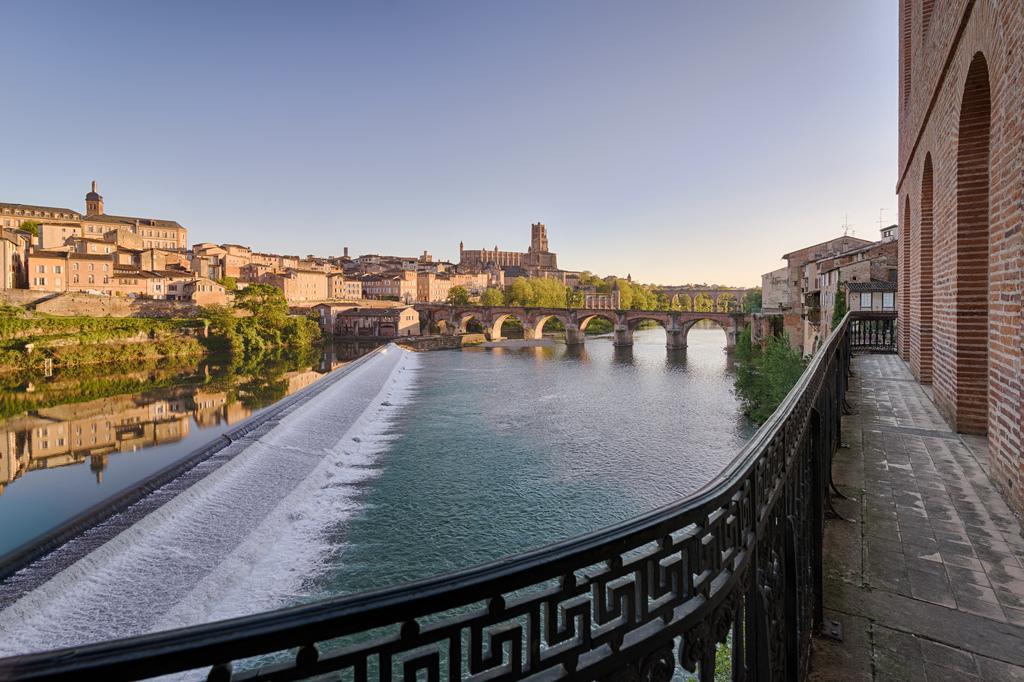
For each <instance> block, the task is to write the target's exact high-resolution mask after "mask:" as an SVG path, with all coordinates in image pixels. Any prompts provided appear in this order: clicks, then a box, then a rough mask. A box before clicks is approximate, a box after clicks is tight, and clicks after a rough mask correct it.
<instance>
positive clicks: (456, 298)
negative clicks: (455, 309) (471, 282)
mask: <svg viewBox="0 0 1024 682" xmlns="http://www.w3.org/2000/svg"><path fill="white" fill-rule="evenodd" d="M447 300H448V303H449V304H451V305H468V304H469V292H468V291H466V287H460V286H454V287H452V288H451V289H449V290H448V299H447Z"/></svg>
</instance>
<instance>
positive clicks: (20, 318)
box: [0, 284, 320, 372]
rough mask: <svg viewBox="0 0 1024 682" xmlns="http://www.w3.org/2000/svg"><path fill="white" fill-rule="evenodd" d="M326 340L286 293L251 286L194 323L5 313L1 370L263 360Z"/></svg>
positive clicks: (1, 316)
mask: <svg viewBox="0 0 1024 682" xmlns="http://www.w3.org/2000/svg"><path fill="white" fill-rule="evenodd" d="M319 339H320V328H319V325H318V324H317V322H316V321H315V320H314V319H311V318H309V317H304V316H299V317H296V316H290V315H289V314H288V304H287V302H286V301H285V298H284V294H283V293H282V292H281V291H280V290H279V289H277V288H275V287H271V286H267V285H263V284H253V285H250V286H249V287H247V288H246V289H244V290H242V291H239V292H238V293H237V294H236V296H235V301H234V304H233V305H232V306H208V307H206V308H203V309H202V310H201V315H200V316H199V317H196V318H173V319H172V318H150V317H87V316H68V317H62V316H53V315H45V314H41V313H35V312H30V311H26V310H25V309H23V308H19V307H16V306H2V307H0V372H18V371H29V372H31V371H52V369H53V368H71V367H81V366H86V365H101V364H102V365H111V366H130V365H134V364H136V363H146V362H149V361H153V360H157V359H175V358H198V357H203V356H205V355H207V354H210V353H222V354H224V355H225V356H227V357H230V358H231V359H232V362H235V363H246V362H248V363H252V362H259V361H262V360H263V359H265V358H267V357H269V356H272V355H274V354H277V353H280V352H281V351H282V350H289V351H294V350H296V349H309V348H312V347H313V346H314V344H315V343H316V342H317V341H318V340H319Z"/></svg>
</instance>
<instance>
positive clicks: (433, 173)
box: [0, 0, 897, 285]
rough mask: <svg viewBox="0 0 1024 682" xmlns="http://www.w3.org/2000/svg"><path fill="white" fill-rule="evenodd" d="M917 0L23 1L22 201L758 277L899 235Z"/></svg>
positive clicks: (370, 243) (17, 154) (583, 262)
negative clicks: (846, 238) (905, 79)
mask: <svg viewBox="0 0 1024 682" xmlns="http://www.w3.org/2000/svg"><path fill="white" fill-rule="evenodd" d="M896 5H897V3H896V2H894V1H893V0H855V1H847V2H842V1H839V0H801V1H796V0H775V1H773V2H764V1H763V0H747V1H745V2H740V1H738V0H737V1H730V2H699V1H696V0H689V1H683V0H676V1H673V2H615V3H611V2H596V1H587V2H568V1H565V2H548V1H538V2H529V1H522V0H517V1H516V2H469V1H467V2H460V3H455V2H440V1H437V2H366V3H361V4H357V3H355V2H344V3H342V2H320V3H317V2H287V3H286V2H241V1H239V2H195V3H193V2H181V1H179V2H163V3H154V2H138V1H136V0H132V1H126V2H116V3H115V2H102V1H100V0H93V1H90V2H61V3H58V2H45V1H42V0H36V1H34V2H19V3H10V4H6V5H5V7H4V24H5V26H6V27H7V29H8V31H7V35H8V39H7V40H4V41H2V42H0V74H2V76H3V84H4V89H5V93H6V97H5V105H4V107H3V109H4V111H3V114H2V115H0V144H2V147H3V155H4V158H5V163H4V164H3V168H2V169H0V201H15V202H22V203H39V204H48V205H58V206H67V207H71V208H76V209H79V210H82V209H83V207H84V205H83V202H84V198H83V197H84V194H85V192H86V191H87V189H88V183H89V181H90V180H91V179H93V178H95V179H97V180H98V181H99V183H100V190H101V193H102V194H103V195H104V198H105V201H106V204H107V211H108V212H110V213H120V214H129V215H144V216H151V217H159V218H170V219H175V220H178V221H179V222H181V223H182V224H183V225H185V226H186V227H188V228H189V230H190V232H189V240H190V242H198V241H214V242H239V243H245V244H251V245H252V246H254V247H255V248H258V249H261V250H270V251H283V252H288V253H298V254H303V255H304V254H306V253H316V254H321V255H333V254H339V253H340V252H341V248H342V246H349V247H350V249H351V251H352V253H355V254H358V253H370V252H380V253H401V254H415V253H418V252H420V251H422V250H423V249H427V250H429V251H430V252H431V253H433V254H435V256H437V257H440V258H448V259H453V260H454V259H457V258H458V243H459V240H464V241H465V242H466V247H467V248H481V247H484V246H486V247H488V248H490V247H493V246H494V245H495V244H497V245H498V246H500V247H501V248H503V249H510V250H511V249H515V250H519V249H523V250H525V247H526V246H527V244H528V241H529V227H530V223H531V222H535V221H542V222H544V223H546V224H547V226H548V234H549V236H550V242H551V248H552V250H553V251H556V252H557V253H558V254H559V264H560V265H561V266H562V267H565V268H571V269H584V268H586V269H590V270H593V271H595V272H598V273H601V274H608V273H615V274H619V275H623V276H624V275H625V274H626V273H627V272H628V273H631V274H632V275H633V278H634V279H639V280H642V281H656V282H661V283H682V282H701V281H707V282H718V283H732V284H742V285H749V284H755V283H758V282H759V281H760V279H759V276H760V273H761V272H764V271H767V270H770V269H773V268H775V267H778V265H779V256H780V255H781V254H782V253H784V252H785V251H788V250H791V249H794V248H797V247H800V246H804V245H806V244H809V243H814V242H817V241H822V240H824V239H827V238H830V237H833V236H835V235H836V234H838V233H840V232H841V225H842V223H843V220H844V214H846V213H848V214H849V221H850V223H852V224H853V229H854V230H855V231H856V234H857V236H861V237H865V238H871V239H876V238H877V234H878V232H877V230H878V224H877V223H878V218H879V209H880V208H885V209H886V213H885V218H886V222H895V218H896V214H895V203H896V202H895V198H894V196H893V193H894V185H895V174H896V156H895V155H896V114H897V80H896V78H897V44H896V32H897V22H896V11H897V10H896Z"/></svg>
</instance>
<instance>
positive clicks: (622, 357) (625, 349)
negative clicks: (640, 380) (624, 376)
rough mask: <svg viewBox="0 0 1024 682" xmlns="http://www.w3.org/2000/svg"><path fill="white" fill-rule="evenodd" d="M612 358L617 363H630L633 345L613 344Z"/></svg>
mask: <svg viewBox="0 0 1024 682" xmlns="http://www.w3.org/2000/svg"><path fill="white" fill-rule="evenodd" d="M612 358H613V359H614V360H615V364H617V365H632V364H633V346H615V347H614V348H613V349H612Z"/></svg>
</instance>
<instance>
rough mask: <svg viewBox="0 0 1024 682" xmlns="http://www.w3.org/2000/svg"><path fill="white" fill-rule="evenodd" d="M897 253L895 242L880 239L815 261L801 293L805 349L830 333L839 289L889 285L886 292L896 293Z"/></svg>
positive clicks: (888, 230) (889, 232) (884, 233)
mask: <svg viewBox="0 0 1024 682" xmlns="http://www.w3.org/2000/svg"><path fill="white" fill-rule="evenodd" d="M882 232H883V235H887V234H891V228H884V229H883V230H882ZM898 251H899V244H898V242H897V241H893V240H892V239H888V240H887V239H886V236H883V239H882V240H880V241H877V242H874V243H872V244H868V245H867V246H862V247H860V248H858V249H853V250H852V251H846V252H844V253H841V254H838V255H835V256H829V257H828V258H822V259H821V260H819V261H816V262H815V264H814V269H815V270H816V271H817V276H816V277H815V278H814V280H813V281H812V283H811V284H810V288H809V289H808V290H807V291H806V292H804V307H805V311H806V313H805V314H806V318H807V320H808V321H809V322H811V323H812V325H809V326H808V333H809V337H808V338H807V339H806V340H805V344H804V347H805V348H807V349H811V348H813V347H814V346H815V345H816V343H817V341H818V340H819V339H823V338H825V337H826V336H828V335H829V334H830V333H831V332H832V313H833V311H834V310H835V306H836V297H837V296H838V295H839V290H840V287H841V286H842V287H846V288H847V289H848V288H849V287H850V286H853V285H857V286H860V285H864V284H868V283H873V282H878V283H889V284H891V285H892V287H893V288H892V289H888V291H895V290H896V289H895V287H896V281H897V256H898ZM879 291H881V289H879ZM868 309H869V310H870V309H871V308H868ZM815 326H816V328H815Z"/></svg>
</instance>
